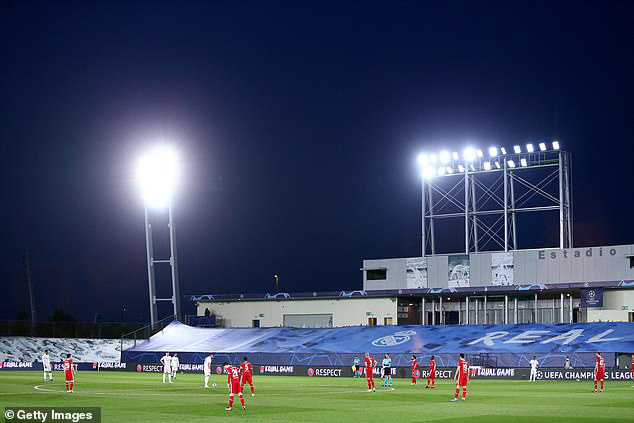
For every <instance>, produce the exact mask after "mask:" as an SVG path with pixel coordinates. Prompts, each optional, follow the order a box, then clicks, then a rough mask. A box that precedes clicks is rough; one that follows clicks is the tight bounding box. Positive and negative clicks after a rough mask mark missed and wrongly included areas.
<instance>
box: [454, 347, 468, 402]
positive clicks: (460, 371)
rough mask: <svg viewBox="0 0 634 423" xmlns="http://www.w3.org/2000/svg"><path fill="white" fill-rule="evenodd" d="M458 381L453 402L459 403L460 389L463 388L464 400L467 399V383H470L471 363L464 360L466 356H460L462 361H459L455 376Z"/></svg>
mask: <svg viewBox="0 0 634 423" xmlns="http://www.w3.org/2000/svg"><path fill="white" fill-rule="evenodd" d="M453 378H454V380H455V381H456V395H454V397H453V399H452V400H451V401H452V402H453V401H458V394H460V387H462V400H463V401H464V400H466V399H467V383H469V363H467V360H465V359H464V354H460V360H459V361H458V368H457V369H456V374H455V375H454V377H453Z"/></svg>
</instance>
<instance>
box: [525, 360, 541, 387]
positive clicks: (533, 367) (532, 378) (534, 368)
mask: <svg viewBox="0 0 634 423" xmlns="http://www.w3.org/2000/svg"><path fill="white" fill-rule="evenodd" d="M528 364H530V365H531V375H530V377H529V378H528V381H529V382H535V381H536V380H537V369H538V368H539V361H537V357H535V356H533V359H532V360H531V361H529V362H528Z"/></svg>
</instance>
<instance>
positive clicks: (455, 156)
mask: <svg viewBox="0 0 634 423" xmlns="http://www.w3.org/2000/svg"><path fill="white" fill-rule="evenodd" d="M451 158H452V159H454V160H459V159H460V156H459V155H458V152H457V151H454V152H453V153H451Z"/></svg>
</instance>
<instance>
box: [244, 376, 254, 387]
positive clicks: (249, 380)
mask: <svg viewBox="0 0 634 423" xmlns="http://www.w3.org/2000/svg"><path fill="white" fill-rule="evenodd" d="M247 382H248V383H249V385H253V376H252V375H251V373H244V374H243V375H242V384H243V385H244V384H245V383H247Z"/></svg>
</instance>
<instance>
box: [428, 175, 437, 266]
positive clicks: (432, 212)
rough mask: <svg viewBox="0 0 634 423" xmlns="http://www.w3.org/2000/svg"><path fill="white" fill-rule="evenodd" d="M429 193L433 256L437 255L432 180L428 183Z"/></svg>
mask: <svg viewBox="0 0 634 423" xmlns="http://www.w3.org/2000/svg"><path fill="white" fill-rule="evenodd" d="M427 185H428V187H427V191H428V192H429V232H430V235H431V254H432V255H434V254H436V235H435V231H434V199H433V197H432V191H433V190H432V185H431V180H430V181H429V182H428V183H427Z"/></svg>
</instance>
